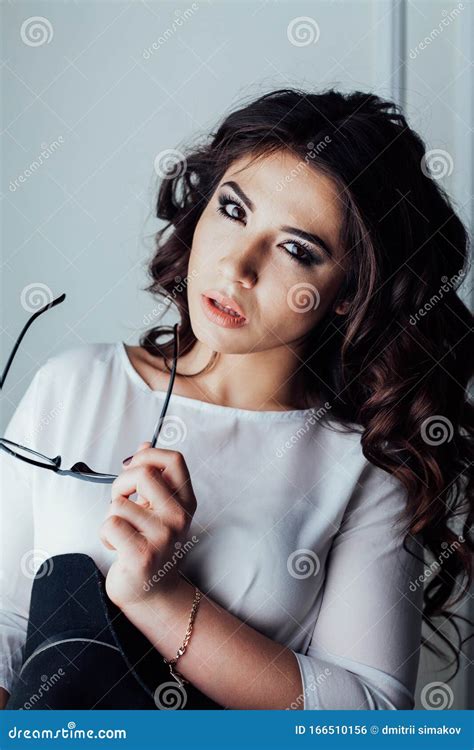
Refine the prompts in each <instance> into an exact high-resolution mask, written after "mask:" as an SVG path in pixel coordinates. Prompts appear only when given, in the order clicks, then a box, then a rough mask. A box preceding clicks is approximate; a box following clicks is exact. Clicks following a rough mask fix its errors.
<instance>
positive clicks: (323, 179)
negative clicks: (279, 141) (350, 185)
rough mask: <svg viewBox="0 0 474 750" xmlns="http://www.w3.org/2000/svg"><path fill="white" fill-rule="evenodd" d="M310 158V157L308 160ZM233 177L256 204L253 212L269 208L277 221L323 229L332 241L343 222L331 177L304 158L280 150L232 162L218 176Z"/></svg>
mask: <svg viewBox="0 0 474 750" xmlns="http://www.w3.org/2000/svg"><path fill="white" fill-rule="evenodd" d="M309 161H310V160H309ZM227 180H234V181H235V182H237V183H238V184H239V185H240V187H241V188H242V189H243V190H244V192H245V193H246V194H247V196H248V197H249V198H250V199H251V200H252V201H253V203H254V204H255V211H257V212H259V211H267V210H268V211H270V212H272V213H274V214H275V216H276V218H277V220H278V223H279V224H284V223H285V224H289V223H290V222H291V224H293V225H294V226H297V227H300V228H301V229H307V230H308V231H311V230H312V229H313V230H316V229H322V228H324V230H325V232H326V233H327V235H328V236H329V237H331V238H332V240H333V242H334V243H335V244H337V239H338V235H339V231H340V228H341V222H342V202H341V200H340V198H339V195H338V194H339V189H338V186H337V184H336V183H335V181H334V180H332V179H331V178H330V177H329V176H328V175H326V174H324V173H323V172H321V171H319V170H318V169H317V167H316V165H314V164H313V165H308V164H307V163H306V162H305V160H304V159H303V158H299V157H298V156H296V155H294V154H292V153H290V152H288V151H285V150H282V151H277V152H275V153H273V154H268V155H264V156H260V157H259V158H258V159H254V160H253V161H252V157H251V156H250V155H246V156H243V157H241V158H240V159H238V160H236V161H234V162H233V163H232V164H231V165H230V167H229V168H228V169H227V171H226V172H225V174H224V175H223V177H222V179H221V183H222V182H226V181H227Z"/></svg>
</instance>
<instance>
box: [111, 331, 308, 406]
mask: <svg viewBox="0 0 474 750" xmlns="http://www.w3.org/2000/svg"><path fill="white" fill-rule="evenodd" d="M116 348H117V351H118V354H119V357H120V360H121V362H122V365H123V367H124V369H125V371H126V373H127V374H128V375H129V377H130V379H131V380H132V381H133V382H134V383H135V384H136V385H138V386H139V387H140V388H141V390H142V391H145V392H146V393H149V394H154V395H156V396H157V397H159V396H165V395H166V391H160V390H155V389H153V388H150V386H149V385H148V383H147V382H146V381H145V380H144V379H143V378H142V376H141V375H140V374H139V372H138V371H137V370H136V369H135V367H134V366H133V364H132V362H131V360H130V357H129V356H128V352H127V350H126V348H125V342H124V341H118V342H117V344H116ZM173 402H175V403H179V404H183V405H187V406H192V407H194V408H198V409H200V410H201V411H208V412H210V413H213V414H222V415H224V414H227V415H229V416H232V415H234V416H241V417H246V418H248V419H257V420H258V419H269V420H286V419H297V418H298V419H301V418H302V417H306V416H309V415H310V414H315V413H316V412H317V410H318V408H322V407H316V406H311V407H309V408H308V409H290V410H285V411H258V410H256V409H241V408H238V407H235V406H224V405H223V404H212V403H210V402H209V401H201V400H200V399H196V398H190V397H189V396H181V395H180V394H178V393H173V392H172V393H171V397H170V405H171V404H172V403H173Z"/></svg>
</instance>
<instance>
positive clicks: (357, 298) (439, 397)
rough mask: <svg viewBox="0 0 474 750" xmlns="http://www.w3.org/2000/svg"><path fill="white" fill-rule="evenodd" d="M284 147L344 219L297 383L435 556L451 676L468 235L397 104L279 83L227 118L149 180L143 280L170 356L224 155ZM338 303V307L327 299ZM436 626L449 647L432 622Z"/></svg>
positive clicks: (464, 476) (471, 330) (434, 602)
mask: <svg viewBox="0 0 474 750" xmlns="http://www.w3.org/2000/svg"><path fill="white" fill-rule="evenodd" d="M283 149H286V150H287V151H289V152H290V153H292V154H293V155H294V156H296V157H297V158H298V159H300V160H301V161H302V163H305V164H307V165H308V166H311V167H313V168H314V169H315V170H318V171H320V172H324V173H325V174H326V175H328V176H330V177H331V178H332V180H333V181H334V183H335V184H336V185H337V187H338V190H339V198H340V200H341V203H342V207H343V216H344V218H343V225H342V227H341V235H340V243H341V247H342V248H343V250H344V253H345V259H346V260H347V273H346V276H345V281H344V283H343V285H342V287H341V289H340V292H339V293H338V296H337V298H336V300H335V301H334V304H333V306H332V307H331V309H330V311H329V312H328V313H327V314H326V315H325V317H324V319H323V320H321V321H320V322H319V323H318V325H317V326H316V328H315V329H314V330H313V331H312V332H311V335H310V337H309V338H308V341H307V350H306V355H305V359H306V361H307V365H308V367H307V368H303V373H302V376H301V385H302V388H303V391H302V392H304V393H305V394H306V398H307V403H308V405H309V406H311V405H313V404H314V403H315V401H316V402H318V401H325V400H327V401H329V402H330V403H331V415H332V419H333V420H337V421H338V422H339V423H340V424H341V425H342V426H343V429H346V430H360V432H361V446H362V450H363V453H364V455H365V457H366V458H367V459H368V460H369V461H370V462H371V463H373V464H375V465H376V466H378V467H380V468H382V469H384V470H385V471H387V472H389V473H390V474H393V475H394V476H395V477H397V478H398V479H399V480H400V482H401V483H402V485H403V486H404V488H405V490H406V498H407V500H406V509H405V511H404V518H403V520H404V521H405V523H404V544H405V546H406V542H407V540H408V539H409V538H417V539H419V540H421V541H422V545H423V547H424V549H425V553H426V556H428V557H432V558H433V559H434V560H435V561H438V560H442V564H441V565H439V566H438V567H437V570H436V574H435V575H433V576H432V577H431V580H430V582H429V584H428V585H427V586H426V587H425V589H424V608H423V620H424V622H425V623H426V625H427V626H428V627H429V629H430V630H431V631H432V632H431V633H430V635H429V636H428V637H427V638H425V637H422V643H423V644H424V645H425V646H426V647H427V648H428V649H429V650H430V651H432V652H434V653H437V654H438V655H442V651H440V649H439V648H438V647H437V646H436V645H435V644H434V643H432V637H433V636H434V635H435V634H437V635H438V636H439V638H440V639H441V640H442V641H443V642H444V643H445V645H446V646H447V647H448V648H449V649H450V650H451V651H452V652H453V653H454V657H455V660H456V669H455V671H454V673H453V675H452V676H451V678H450V679H452V677H454V675H455V674H456V673H457V671H458V669H459V652H460V650H461V649H462V646H463V644H464V642H465V641H466V640H468V639H467V638H466V639H462V633H461V632H460V630H459V627H458V625H457V623H456V622H455V621H456V619H459V620H464V621H466V622H470V621H469V620H468V619H467V618H465V617H463V616H461V615H459V614H456V613H455V612H453V611H452V608H453V607H454V605H456V604H459V602H461V601H462V600H463V598H464V596H465V595H466V594H467V592H468V590H469V587H470V584H471V580H472V553H473V550H474V541H473V531H472V522H473V507H474V478H473V471H472V466H473V464H474V446H473V433H474V406H473V404H472V402H471V401H470V399H469V385H470V380H471V378H472V374H473V359H474V327H473V316H472V314H471V312H470V311H469V309H468V308H467V306H466V305H465V304H464V302H463V301H462V300H461V298H460V297H459V296H458V294H457V289H458V288H459V286H460V285H461V283H462V281H463V280H464V279H465V277H466V276H467V274H468V270H469V269H468V263H469V238H468V233H467V231H466V228H465V226H464V225H463V223H462V221H461V220H460V218H459V217H458V215H457V214H456V212H455V210H454V209H453V206H452V203H451V201H450V199H449V197H448V195H447V194H446V192H445V190H444V189H443V188H442V187H441V185H440V183H439V181H438V180H436V179H434V177H433V176H432V175H431V174H430V172H429V171H428V169H427V168H426V148H425V144H424V142H423V140H422V139H421V138H420V136H419V135H418V134H417V133H415V132H414V131H413V130H412V129H411V128H410V127H409V126H408V124H407V121H406V119H405V117H404V116H403V114H402V113H401V111H400V109H399V108H398V107H397V105H396V104H394V103H393V102H391V101H386V100H383V99H381V98H380V97H378V96H375V95H373V94H367V93H363V92H357V91H356V92H352V93H349V94H343V93H340V92H337V91H335V90H333V89H328V90H326V91H323V92H319V93H309V92H307V91H302V90H298V89H279V90H276V91H272V92H270V93H268V94H265V95H263V96H261V97H259V98H257V99H256V100H254V101H250V102H249V103H248V104H247V105H245V106H242V107H241V108H239V109H237V110H235V111H233V112H232V113H230V114H229V115H228V116H226V117H225V119H224V120H223V121H222V123H221V124H220V126H219V127H218V128H217V130H216V132H215V133H212V134H211V136H210V138H207V140H206V142H205V143H204V144H203V145H201V146H197V147H194V148H192V149H190V150H189V153H188V154H186V155H184V154H183V158H182V160H181V162H180V163H179V164H178V165H177V166H176V167H174V169H173V175H172V176H170V177H169V178H165V179H164V180H163V181H162V184H161V186H160V189H159V193H158V198H157V205H156V215H157V217H158V218H160V219H163V220H164V221H165V222H166V225H165V226H164V228H163V229H161V230H160V231H158V232H157V234H156V236H155V251H154V255H153V257H152V259H151V261H150V263H149V267H148V271H149V275H150V277H151V283H150V284H149V285H148V286H147V287H146V290H147V291H149V292H151V293H153V294H157V295H160V296H163V297H164V298H165V300H166V302H167V303H171V304H174V305H175V306H176V308H177V310H178V312H179V315H180V318H181V323H180V342H181V344H180V349H181V353H185V352H186V351H189V350H190V349H192V347H193V346H194V344H195V343H196V339H195V337H194V334H193V331H192V328H191V323H190V318H189V311H188V303H187V294H186V273H187V268H188V260H189V254H190V251H191V245H192V238H193V233H194V229H195V227H196V224H197V222H198V220H199V217H200V215H201V213H202V211H203V210H204V208H205V207H206V205H207V203H208V202H209V200H210V198H211V197H212V195H213V193H214V191H215V189H216V187H217V185H218V183H219V181H220V180H221V178H222V176H223V174H224V173H225V172H226V170H227V169H228V168H229V166H230V165H231V164H232V163H233V162H234V161H236V160H237V159H240V158H241V157H244V156H245V157H248V158H249V159H252V160H253V159H259V158H262V157H265V156H267V155H270V154H272V153H274V152H277V151H281V150H283ZM169 228H171V230H172V231H171V232H170V234H169V236H165V235H166V233H167V230H168V229H169ZM344 300H345V301H347V302H348V311H347V314H346V315H345V316H344V317H341V316H340V315H336V314H335V313H334V307H335V306H336V305H337V304H338V303H339V302H341V301H344ZM166 309H167V308H166V305H165V306H164V310H165V311H166ZM168 330H169V329H168V328H164V327H163V326H159V325H158V326H154V327H153V328H151V329H150V330H148V331H146V332H145V333H144V334H143V335H142V336H141V338H140V344H141V346H142V347H144V348H145V349H146V350H147V351H148V352H149V353H150V354H152V355H154V356H157V357H164V358H165V362H166V359H167V358H169V357H171V354H172V343H171V342H169V343H165V344H161V345H160V344H159V343H158V341H157V339H158V338H159V336H160V335H162V334H163V333H164V332H166V331H168ZM217 356H218V353H217V352H214V353H213V356H212V358H211V361H210V362H209V363H208V365H206V367H205V368H204V370H203V371H205V370H207V369H210V367H212V366H213V364H214V362H215V361H216V359H217ZM313 358H314V360H315V363H317V367H316V366H315V364H313ZM312 365H313V366H312ZM168 369H169V368H168ZM314 372H318V380H317V382H315V375H314ZM196 374H197V373H196ZM334 393H336V394H337V396H336V397H334V395H333V394H334ZM323 419H324V417H323ZM433 435H434V437H433ZM439 436H441V437H439ZM447 549H449V554H446V550H447ZM443 553H445V554H443ZM412 554H413V552H412ZM446 623H448V624H449V623H450V624H451V625H452V627H453V629H454V631H455V633H456V636H457V641H458V643H457V645H456V646H455V645H454V644H453V643H452V642H451V639H450V638H449V637H448V635H447V634H445V633H443V632H442V631H441V629H440V624H446ZM469 637H471V636H469Z"/></svg>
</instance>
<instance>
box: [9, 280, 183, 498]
mask: <svg viewBox="0 0 474 750" xmlns="http://www.w3.org/2000/svg"><path fill="white" fill-rule="evenodd" d="M65 299H66V295H65V294H61V295H60V296H59V297H57V298H56V299H55V300H53V301H52V302H49V303H48V304H47V305H45V306H44V307H42V308H41V309H40V310H37V311H36V312H35V313H34V314H33V315H32V316H31V318H30V319H29V320H28V321H27V323H26V325H25V326H24V327H23V330H22V332H21V333H20V335H19V336H18V338H17V340H16V343H15V346H14V347H13V349H12V352H11V354H10V356H9V358H8V361H7V364H6V366H5V369H4V371H3V374H2V376H1V377H0V390H1V389H2V388H3V385H4V383H5V379H6V377H7V373H8V370H9V369H10V367H11V364H12V362H13V358H14V356H15V354H16V352H17V350H18V347H19V346H20V343H21V340H22V339H23V336H24V335H25V333H26V331H27V330H28V328H29V327H30V325H31V324H32V323H33V321H34V320H35V319H36V318H37V317H38V316H39V315H41V314H42V313H44V312H45V311H46V310H49V309H50V308H51V307H54V306H55V305H59V304H60V303H61V302H64V300H65ZM178 325H179V324H178V323H175V324H174V326H173V328H172V331H173V344H174V346H173V366H172V368H171V374H170V381H169V384H168V390H167V392H166V398H165V402H164V404H163V408H162V410H161V414H160V417H159V419H158V422H157V423H156V427H155V430H154V432H153V437H152V439H151V447H152V448H154V447H155V446H156V443H157V440H158V437H159V435H160V431H161V427H162V425H163V422H164V419H165V416H166V411H167V409H168V403H169V400H170V396H171V391H172V390H173V383H174V378H175V374H176V364H177V361H178V350H179V334H178ZM0 448H1V449H2V450H4V451H6V452H7V453H9V454H10V455H11V456H14V457H15V458H19V459H20V460H21V461H26V462H27V463H29V464H33V466H38V467H39V468H40V469H49V470H50V471H54V472H56V474H61V475H62V476H66V477H75V478H76V479H82V480H84V481H86V482H97V483H100V484H112V482H113V481H114V480H115V479H116V478H117V476H118V475H117V474H101V473H100V472H98V471H94V470H93V469H91V468H90V467H89V466H87V464H86V463H84V461H78V462H77V463H75V464H74V466H71V468H70V469H61V468H60V467H61V456H55V457H54V458H50V457H49V456H44V455H43V454H42V453H38V452H37V451H34V450H32V449H31V448H26V447H25V446H24V445H18V443H14V442H12V441H11V440H7V439H6V438H0Z"/></svg>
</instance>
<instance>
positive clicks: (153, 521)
mask: <svg viewBox="0 0 474 750" xmlns="http://www.w3.org/2000/svg"><path fill="white" fill-rule="evenodd" d="M110 516H120V518H123V519H124V520H125V521H128V523H129V524H130V525H131V526H133V527H134V529H135V530H137V531H139V532H140V533H141V534H144V535H145V536H146V537H147V539H152V540H155V541H154V543H156V542H157V541H158V538H159V532H160V530H161V528H162V527H163V523H162V521H161V520H160V518H158V514H157V513H156V512H155V511H153V510H152V511H151V512H150V510H149V509H147V508H145V507H143V506H142V505H139V504H138V503H135V502H133V501H132V500H129V499H128V497H125V496H124V495H118V496H117V497H116V498H115V499H114V500H113V501H112V503H111V504H110V510H109V517H110Z"/></svg>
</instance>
